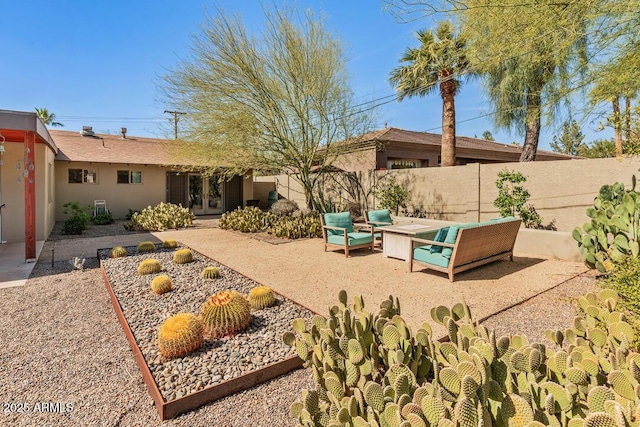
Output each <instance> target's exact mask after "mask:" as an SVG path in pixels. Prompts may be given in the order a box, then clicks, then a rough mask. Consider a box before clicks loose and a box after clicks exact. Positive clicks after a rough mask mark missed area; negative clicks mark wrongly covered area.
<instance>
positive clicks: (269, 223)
mask: <svg viewBox="0 0 640 427" xmlns="http://www.w3.org/2000/svg"><path fill="white" fill-rule="evenodd" d="M219 227H220V228H222V229H224V230H235V231H240V232H242V233H260V232H266V233H269V234H272V235H274V236H276V237H286V238H288V239H300V238H302V237H320V236H322V226H321V224H320V214H318V213H317V212H315V211H312V212H310V213H304V212H302V211H300V210H296V211H295V212H294V213H293V214H291V215H276V214H274V213H273V212H262V211H261V210H260V209H259V208H257V207H247V208H244V209H236V210H235V211H233V212H226V213H224V214H223V215H222V217H221V218H220V222H219Z"/></svg>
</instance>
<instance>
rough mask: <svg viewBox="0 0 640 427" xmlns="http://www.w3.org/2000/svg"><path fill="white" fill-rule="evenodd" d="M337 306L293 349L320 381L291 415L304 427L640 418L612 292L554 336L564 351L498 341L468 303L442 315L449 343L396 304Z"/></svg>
mask: <svg viewBox="0 0 640 427" xmlns="http://www.w3.org/2000/svg"><path fill="white" fill-rule="evenodd" d="M338 300H339V303H338V304H336V305H334V306H333V307H331V308H330V309H329V313H328V315H327V317H322V316H315V317H314V318H313V319H312V320H311V321H310V322H309V324H307V323H305V321H304V320H303V319H296V320H294V321H293V322H292V328H293V331H290V332H285V333H284V335H283V337H282V338H283V341H284V342H285V344H287V345H289V346H291V347H293V348H294V349H295V352H296V354H297V355H298V356H299V357H300V358H301V359H303V360H304V362H305V367H308V368H310V369H311V371H312V373H313V376H314V379H315V381H316V385H315V387H314V389H311V390H303V391H302V393H301V396H300V398H299V399H297V400H296V401H295V402H294V403H293V404H292V405H291V407H290V411H289V412H290V414H291V416H292V417H293V418H296V419H297V420H298V423H299V424H298V425H300V426H334V425H335V426H341V425H342V426H343V425H348V426H364V425H371V426H396V427H397V426H403V427H404V426H413V425H418V426H452V427H453V426H478V425H485V426H490V425H493V426H537V425H550V426H560V425H565V426H566V425H570V426H572V425H573V426H587V427H588V426H597V425H602V426H604V425H606V426H615V425H623V426H624V425H632V424H633V423H630V422H627V421H626V420H637V419H638V415H640V414H639V412H640V405H639V403H640V393H637V392H636V391H637V390H639V389H640V354H639V353H636V352H635V351H634V350H633V348H631V347H630V345H629V344H630V343H631V342H633V340H634V339H635V334H634V331H633V330H632V328H631V327H630V325H629V324H628V323H627V322H626V321H625V315H624V314H623V313H621V312H619V311H616V304H617V302H618V295H617V294H616V292H615V291H613V290H611V289H604V290H602V291H601V292H600V293H599V294H595V293H588V294H586V295H584V296H582V297H580V298H579V300H578V305H579V309H580V312H579V314H578V316H577V317H576V318H575V320H574V323H573V327H572V328H570V329H566V330H565V331H551V330H549V331H546V335H547V337H548V338H549V339H550V340H551V341H553V342H554V343H555V344H556V346H557V347H556V348H555V349H554V348H551V347H549V348H547V347H546V346H545V345H542V344H537V343H534V344H530V343H529V341H528V340H527V338H526V337H525V336H523V335H505V336H502V337H497V336H496V334H495V331H493V330H489V329H488V328H486V327H485V326H483V325H479V324H478V323H477V322H476V321H475V320H474V319H473V317H472V316H471V312H470V310H469V307H468V306H466V305H465V304H461V303H459V304H456V305H454V306H453V307H451V308H448V307H444V306H439V307H434V308H433V309H431V318H432V319H433V321H434V322H436V323H437V324H439V325H440V327H444V330H446V331H447V335H448V341H447V342H440V341H439V340H437V339H435V338H434V337H433V335H432V331H431V327H430V326H429V324H428V323H424V324H423V325H422V327H421V328H420V329H418V330H417V331H416V332H415V333H413V332H412V330H411V329H410V328H409V327H408V325H407V324H406V323H405V321H404V320H403V319H402V317H401V316H400V305H399V302H398V300H397V298H393V297H389V298H388V299H387V300H385V301H383V302H382V303H381V304H380V306H379V308H374V309H372V310H371V311H369V310H367V308H365V305H364V300H363V299H362V297H356V298H355V299H354V303H353V305H348V304H347V300H348V298H347V294H346V292H344V291H341V292H340V294H339V295H338ZM533 315H535V313H534V314H533ZM616 420H618V421H616Z"/></svg>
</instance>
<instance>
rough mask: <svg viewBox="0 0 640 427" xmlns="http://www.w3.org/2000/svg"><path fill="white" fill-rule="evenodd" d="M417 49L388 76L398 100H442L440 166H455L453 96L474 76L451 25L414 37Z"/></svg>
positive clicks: (462, 43) (409, 50)
mask: <svg viewBox="0 0 640 427" xmlns="http://www.w3.org/2000/svg"><path fill="white" fill-rule="evenodd" d="M416 38H417V39H418V41H419V42H420V46H419V47H417V48H407V50H406V51H405V53H404V55H403V56H402V58H401V59H400V63H401V65H400V66H398V67H396V68H395V69H394V70H393V71H392V72H391V76H390V79H389V80H390V82H391V84H392V85H393V86H394V87H395V89H396V93H397V96H398V100H399V101H402V100H403V99H404V98H411V97H414V96H420V97H423V96H427V95H430V94H434V93H439V94H440V97H441V98H442V142H441V154H440V158H441V165H442V166H455V164H456V108H455V96H456V94H457V93H458V91H459V90H460V86H461V82H462V81H463V80H464V79H468V78H470V77H471V76H473V74H472V73H471V72H470V68H469V61H468V59H467V55H466V41H465V39H464V38H463V37H462V36H460V35H459V34H458V33H457V32H455V31H454V29H453V25H452V24H451V22H450V21H443V22H441V23H440V24H439V25H438V26H437V28H436V30H435V32H432V31H430V30H422V31H418V32H417V33H416Z"/></svg>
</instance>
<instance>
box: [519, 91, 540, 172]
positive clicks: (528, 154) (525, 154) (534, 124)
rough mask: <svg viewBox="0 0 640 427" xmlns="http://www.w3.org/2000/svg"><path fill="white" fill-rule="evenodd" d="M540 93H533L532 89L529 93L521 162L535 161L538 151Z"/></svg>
mask: <svg viewBox="0 0 640 427" xmlns="http://www.w3.org/2000/svg"><path fill="white" fill-rule="evenodd" d="M540 125H541V111H540V94H539V93H532V91H531V90H530V91H529V93H528V94H527V113H526V116H525V127H526V131H525V136H524V145H523V147H522V154H520V161H521V162H533V161H535V159H536V154H537V153H538V141H539V140H540Z"/></svg>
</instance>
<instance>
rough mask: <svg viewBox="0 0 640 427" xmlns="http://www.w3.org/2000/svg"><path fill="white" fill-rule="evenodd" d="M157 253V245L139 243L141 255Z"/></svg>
mask: <svg viewBox="0 0 640 427" xmlns="http://www.w3.org/2000/svg"><path fill="white" fill-rule="evenodd" d="M155 251H156V245H155V244H154V243H153V242H149V241H146V242H140V243H138V253H139V254H148V253H151V252H155Z"/></svg>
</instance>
